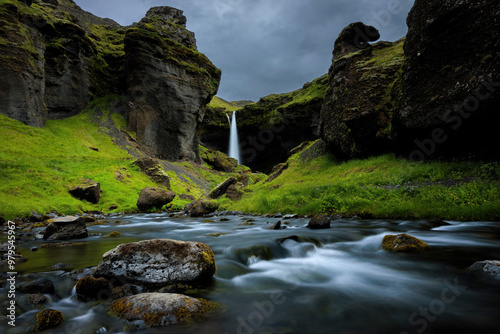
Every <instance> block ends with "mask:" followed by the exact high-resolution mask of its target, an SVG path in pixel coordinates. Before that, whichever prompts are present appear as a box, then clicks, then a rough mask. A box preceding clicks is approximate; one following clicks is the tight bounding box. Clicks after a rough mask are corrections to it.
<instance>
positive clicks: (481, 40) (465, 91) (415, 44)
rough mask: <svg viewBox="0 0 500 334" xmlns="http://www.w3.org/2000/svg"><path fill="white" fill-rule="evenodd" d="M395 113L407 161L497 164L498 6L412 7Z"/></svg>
mask: <svg viewBox="0 0 500 334" xmlns="http://www.w3.org/2000/svg"><path fill="white" fill-rule="evenodd" d="M407 23H408V34H407V36H406V42H405V46H404V53H405V57H406V61H405V65H404V69H403V74H402V76H401V90H400V91H401V95H400V101H399V103H398V105H397V108H396V109H395V110H396V111H397V117H396V121H397V122H395V126H396V127H397V128H398V129H399V130H398V132H399V134H400V138H399V141H400V142H404V143H406V145H407V147H405V149H406V150H405V151H404V153H408V154H409V155H408V156H409V157H410V158H411V159H412V160H423V159H436V158H440V157H445V158H446V157H450V156H451V157H457V158H459V159H462V158H465V157H469V154H470V153H471V152H473V153H472V154H473V156H475V158H478V159H483V158H484V159H488V158H498V157H499V154H500V152H499V151H498V150H491V149H490V147H491V145H493V144H492V143H498V142H500V133H499V132H498V129H497V124H498V120H499V116H498V105H499V104H500V53H499V52H498V50H500V3H499V2H498V1H497V0H478V1H433V0H416V1H415V4H414V6H413V8H412V10H411V11H410V13H409V15H408V19H407Z"/></svg>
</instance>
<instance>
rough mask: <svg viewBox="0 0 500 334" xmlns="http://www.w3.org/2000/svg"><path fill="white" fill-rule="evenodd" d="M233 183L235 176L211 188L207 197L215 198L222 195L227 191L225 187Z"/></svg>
mask: <svg viewBox="0 0 500 334" xmlns="http://www.w3.org/2000/svg"><path fill="white" fill-rule="evenodd" d="M235 183H236V178H234V177H233V176H231V177H229V178H227V179H226V180H225V181H224V182H222V183H221V184H219V185H218V186H217V187H216V188H215V189H214V190H212V191H211V192H210V193H209V194H208V198H212V199H216V198H219V197H221V196H222V195H224V194H225V193H226V192H227V189H228V188H229V186H231V185H233V184H235Z"/></svg>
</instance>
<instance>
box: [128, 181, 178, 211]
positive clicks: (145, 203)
mask: <svg viewBox="0 0 500 334" xmlns="http://www.w3.org/2000/svg"><path fill="white" fill-rule="evenodd" d="M174 198H175V193H174V192H173V191H171V190H164V189H160V188H153V187H148V188H144V189H142V190H141V193H140V195H139V199H138V200H137V207H138V208H139V211H141V212H148V211H151V210H153V209H154V208H156V209H157V210H161V208H162V207H163V206H164V205H166V204H168V203H170V202H172V201H173V200H174Z"/></svg>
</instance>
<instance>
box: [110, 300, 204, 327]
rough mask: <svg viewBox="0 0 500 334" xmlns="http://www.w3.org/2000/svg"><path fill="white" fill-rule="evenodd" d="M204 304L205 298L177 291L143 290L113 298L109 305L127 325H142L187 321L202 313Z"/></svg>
mask: <svg viewBox="0 0 500 334" xmlns="http://www.w3.org/2000/svg"><path fill="white" fill-rule="evenodd" d="M207 306H208V303H207V302H206V301H205V300H202V299H195V298H192V297H188V296H184V295H180V294H173V293H142V294H139V295H135V296H131V297H124V298H121V299H118V300H115V301H114V302H113V304H111V306H110V309H111V312H112V313H113V314H115V315H116V316H118V317H120V318H122V319H125V320H126V321H127V323H128V327H130V328H133V329H144V328H151V327H161V326H169V325H175V324H186V323H189V322H191V321H193V320H194V319H196V318H200V317H202V316H204V315H205V313H206V312H207V308H208V307H207Z"/></svg>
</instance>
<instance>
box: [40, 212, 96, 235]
mask: <svg viewBox="0 0 500 334" xmlns="http://www.w3.org/2000/svg"><path fill="white" fill-rule="evenodd" d="M47 222H49V225H48V226H47V228H46V229H45V233H44V234H43V238H44V239H45V240H69V239H81V238H87V237H88V231H87V226H86V225H85V218H83V217H75V216H65V217H60V218H55V219H50V220H48V221H47Z"/></svg>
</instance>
